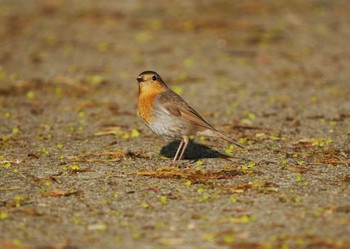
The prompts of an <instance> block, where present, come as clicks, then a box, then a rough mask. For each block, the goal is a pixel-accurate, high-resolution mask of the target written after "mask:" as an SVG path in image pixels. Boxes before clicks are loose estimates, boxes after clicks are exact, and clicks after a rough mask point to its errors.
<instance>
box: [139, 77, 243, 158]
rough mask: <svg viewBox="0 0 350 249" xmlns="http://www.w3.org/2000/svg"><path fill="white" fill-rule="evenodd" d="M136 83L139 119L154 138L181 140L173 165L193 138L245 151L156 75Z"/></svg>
mask: <svg viewBox="0 0 350 249" xmlns="http://www.w3.org/2000/svg"><path fill="white" fill-rule="evenodd" d="M137 81H138V83H139V84H138V85H139V94H138V102H137V109H138V115H139V116H140V117H141V119H142V120H143V121H144V122H145V123H146V125H147V126H148V127H149V128H150V129H151V130H152V131H153V132H154V133H155V134H157V135H161V136H164V137H168V138H175V139H179V140H181V142H180V145H179V147H178V149H177V152H176V154H175V157H174V160H173V163H176V162H178V161H180V160H181V159H182V157H183V155H184V152H185V150H186V147H187V145H188V142H189V139H188V136H191V135H196V134H202V135H208V136H216V137H220V138H222V139H225V140H227V141H228V142H230V143H232V144H235V145H237V146H238V147H241V148H243V146H241V145H240V144H238V143H237V142H236V141H235V140H233V139H230V138H228V137H226V136H225V135H224V134H222V133H221V132H220V131H218V130H217V129H215V128H214V127H213V126H211V125H210V124H209V123H208V122H207V121H205V120H204V119H203V118H202V117H201V116H200V115H199V114H198V112H196V111H195V110H194V109H193V108H192V107H191V106H189V105H188V104H187V103H186V101H185V100H183V99H182V98H181V97H180V96H179V95H177V94H176V93H175V92H173V91H172V90H171V89H170V88H169V87H168V86H167V85H166V84H165V83H164V81H163V80H162V78H161V77H160V76H159V74H157V73H156V72H153V71H145V72H143V73H141V74H140V75H139V76H138V77H137Z"/></svg>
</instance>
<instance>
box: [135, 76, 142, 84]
mask: <svg viewBox="0 0 350 249" xmlns="http://www.w3.org/2000/svg"><path fill="white" fill-rule="evenodd" d="M136 79H137V81H138V82H139V83H141V82H142V81H143V77H142V76H141V75H140V76H139V77H137V78H136Z"/></svg>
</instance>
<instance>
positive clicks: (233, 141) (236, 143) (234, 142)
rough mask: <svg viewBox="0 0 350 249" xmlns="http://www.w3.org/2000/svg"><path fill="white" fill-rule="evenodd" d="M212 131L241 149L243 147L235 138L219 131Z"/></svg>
mask: <svg viewBox="0 0 350 249" xmlns="http://www.w3.org/2000/svg"><path fill="white" fill-rule="evenodd" d="M214 133H215V134H216V135H217V136H218V137H221V138H222V139H224V140H226V141H228V142H229V143H231V144H234V145H236V146H238V147H240V148H242V149H244V147H243V146H242V145H240V144H239V143H238V142H237V141H236V140H234V139H231V138H228V137H226V136H225V135H224V134H222V133H221V132H220V131H214Z"/></svg>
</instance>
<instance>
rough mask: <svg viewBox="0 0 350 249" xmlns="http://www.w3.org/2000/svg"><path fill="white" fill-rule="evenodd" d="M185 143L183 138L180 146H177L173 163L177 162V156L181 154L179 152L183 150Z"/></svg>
mask: <svg viewBox="0 0 350 249" xmlns="http://www.w3.org/2000/svg"><path fill="white" fill-rule="evenodd" d="M183 144H184V140H183V139H181V142H180V144H179V147H178V148H177V151H176V154H175V157H174V160H173V163H175V162H176V158H177V156H178V155H179V152H180V150H181V148H182V146H183Z"/></svg>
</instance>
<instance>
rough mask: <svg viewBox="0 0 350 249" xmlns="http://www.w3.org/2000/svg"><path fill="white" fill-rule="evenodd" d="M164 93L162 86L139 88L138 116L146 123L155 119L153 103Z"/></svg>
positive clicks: (152, 85)
mask: <svg viewBox="0 0 350 249" xmlns="http://www.w3.org/2000/svg"><path fill="white" fill-rule="evenodd" d="M163 91H164V87H163V86H162V85H160V84H156V83H153V84H141V85H140V86H139V97H138V102H137V114H138V115H139V116H140V117H141V118H142V119H143V121H145V122H146V123H150V122H152V119H153V102H154V99H155V98H156V97H157V95H158V94H159V93H161V92H163Z"/></svg>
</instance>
